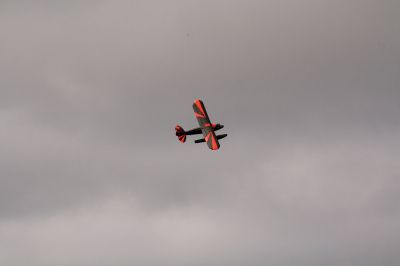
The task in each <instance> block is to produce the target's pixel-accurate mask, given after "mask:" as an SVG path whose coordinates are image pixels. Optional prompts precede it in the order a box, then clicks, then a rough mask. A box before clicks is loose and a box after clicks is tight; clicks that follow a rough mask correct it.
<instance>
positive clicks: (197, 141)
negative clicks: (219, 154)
mask: <svg viewBox="0 0 400 266" xmlns="http://www.w3.org/2000/svg"><path fill="white" fill-rule="evenodd" d="M202 142H206V140H205V139H196V140H195V141H194V143H202Z"/></svg>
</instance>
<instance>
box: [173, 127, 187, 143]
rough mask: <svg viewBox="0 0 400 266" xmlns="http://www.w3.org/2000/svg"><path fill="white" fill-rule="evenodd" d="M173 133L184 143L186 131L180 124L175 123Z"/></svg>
mask: <svg viewBox="0 0 400 266" xmlns="http://www.w3.org/2000/svg"><path fill="white" fill-rule="evenodd" d="M175 135H176V136H177V137H178V139H179V141H180V142H182V143H184V142H185V141H186V132H185V130H184V129H183V128H182V127H181V126H179V125H176V127H175Z"/></svg>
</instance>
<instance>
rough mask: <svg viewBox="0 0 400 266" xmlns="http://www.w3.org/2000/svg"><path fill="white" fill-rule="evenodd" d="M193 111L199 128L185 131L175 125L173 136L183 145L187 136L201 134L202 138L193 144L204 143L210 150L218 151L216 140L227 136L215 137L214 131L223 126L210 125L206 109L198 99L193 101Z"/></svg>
mask: <svg viewBox="0 0 400 266" xmlns="http://www.w3.org/2000/svg"><path fill="white" fill-rule="evenodd" d="M193 111H194V115H195V116H196V118H197V122H198V123H199V126H200V127H197V128H194V129H191V130H188V131H185V130H184V129H183V128H182V127H181V126H180V125H177V126H176V127H175V134H176V136H177V137H178V139H179V141H180V142H182V143H184V142H185V141H186V136H187V135H197V134H203V136H204V138H202V139H197V140H195V141H194V143H202V142H206V143H207V146H208V147H209V148H210V149H211V150H218V149H219V147H220V145H219V141H218V140H219V139H222V138H225V137H226V136H228V134H221V135H215V131H217V130H220V129H221V128H223V127H224V126H223V125H221V124H212V123H211V122H210V118H209V117H208V114H207V111H206V108H205V107H204V104H203V102H202V101H201V100H199V99H197V100H195V101H194V103H193Z"/></svg>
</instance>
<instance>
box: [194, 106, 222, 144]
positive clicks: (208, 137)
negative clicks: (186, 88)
mask: <svg viewBox="0 0 400 266" xmlns="http://www.w3.org/2000/svg"><path fill="white" fill-rule="evenodd" d="M193 110H194V115H195V116H196V118H197V121H198V122H199V125H200V127H201V131H202V132H203V136H204V139H205V141H206V142H207V145H208V147H209V148H210V149H212V150H218V149H219V142H218V139H217V137H216V136H215V133H214V129H213V127H212V125H211V122H210V118H209V117H208V114H207V111H206V108H205V107H204V104H203V102H202V101H201V100H196V101H194V103H193Z"/></svg>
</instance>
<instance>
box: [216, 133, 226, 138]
mask: <svg viewBox="0 0 400 266" xmlns="http://www.w3.org/2000/svg"><path fill="white" fill-rule="evenodd" d="M226 136H228V134H222V135H217V139H223V138H225V137H226Z"/></svg>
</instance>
